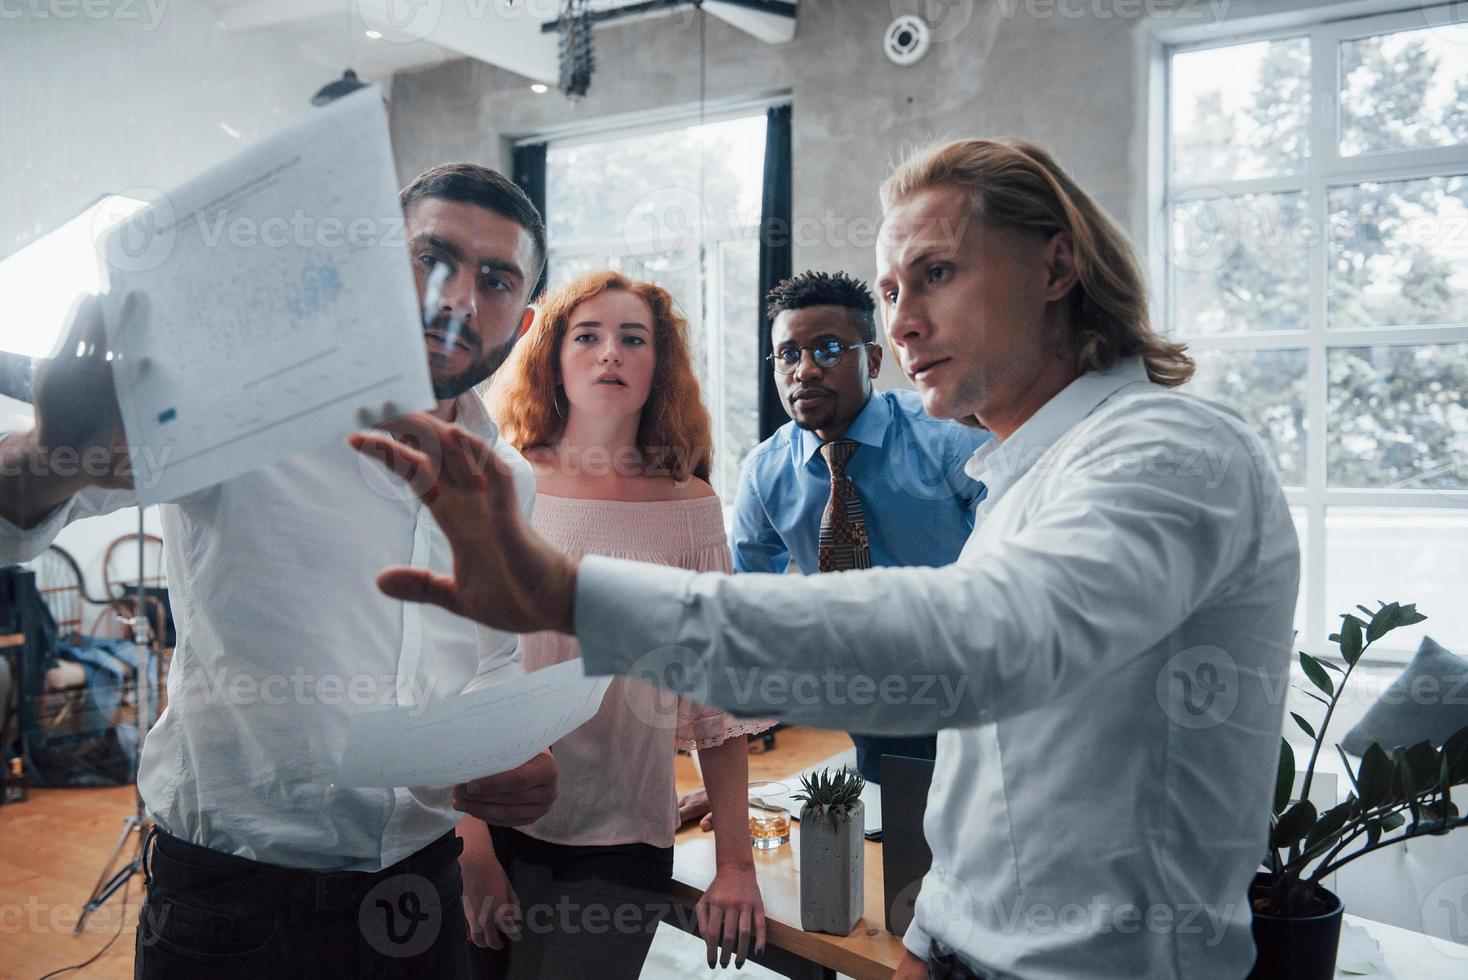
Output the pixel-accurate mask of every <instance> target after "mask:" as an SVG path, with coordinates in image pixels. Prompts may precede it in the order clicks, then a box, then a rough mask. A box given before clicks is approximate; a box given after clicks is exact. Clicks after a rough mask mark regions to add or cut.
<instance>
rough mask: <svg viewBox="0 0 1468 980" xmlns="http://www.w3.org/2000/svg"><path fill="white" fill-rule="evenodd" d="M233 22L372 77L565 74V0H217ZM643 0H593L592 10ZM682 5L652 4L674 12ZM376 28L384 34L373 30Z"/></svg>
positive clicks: (760, 32)
mask: <svg viewBox="0 0 1468 980" xmlns="http://www.w3.org/2000/svg"><path fill="white" fill-rule="evenodd" d="M208 2H209V3H210V4H211V5H212V6H213V7H214V8H215V10H216V11H217V16H218V25H219V27H220V28H221V29H222V30H226V31H268V32H271V33H272V34H274V35H276V36H278V37H279V38H280V40H281V42H282V43H284V44H290V45H292V46H293V47H295V48H296V49H297V50H298V51H300V53H301V54H302V55H303V56H305V57H306V58H308V59H309V60H311V61H314V62H317V63H319V64H321V66H322V67H324V68H328V69H331V70H333V71H337V70H341V69H343V68H347V67H351V68H354V69H356V71H357V73H358V74H359V75H361V76H362V77H363V78H364V79H367V80H368V81H375V82H386V81H387V79H388V78H390V77H391V76H392V75H393V73H394V72H398V71H402V70H404V69H408V68H416V67H423V66H426V65H433V64H437V63H439V62H441V61H447V60H450V59H452V58H460V57H470V58H477V59H479V60H481V61H484V62H488V63H489V64H493V65H498V66H500V67H502V68H507V69H509V70H511V71H515V72H518V73H520V74H522V75H525V76H526V77H528V78H531V79H535V80H537V81H542V82H554V81H555V80H556V76H557V74H558V71H557V61H556V49H557V45H556V36H555V35H554V34H546V33H542V31H541V29H540V28H541V25H542V24H544V23H547V22H549V21H552V20H555V19H556V17H557V16H558V14H559V11H560V7H561V3H560V0H208ZM637 2H639V0H591V3H590V6H591V8H592V9H593V10H605V9H615V8H619V7H626V6H630V5H632V4H633V3H637ZM706 9H707V11H708V12H709V13H710V14H711V15H713V16H716V17H719V18H720V19H722V20H725V21H728V22H729V23H731V24H733V25H735V26H736V27H739V28H741V29H742V30H745V31H748V32H749V33H750V34H752V35H754V36H755V37H757V38H759V39H760V40H762V41H765V42H766V43H771V44H778V43H782V42H784V41H788V40H790V38H791V37H793V36H794V32H795V23H794V21H793V20H791V19H789V18H785V17H780V16H775V15H771V14H766V13H761V12H757V11H751V10H749V9H747V8H744V7H741V6H738V5H736V4H732V3H728V2H721V0H707V2H706ZM674 12H676V11H675V10H672V9H670V10H667V11H661V12H656V13H653V14H651V15H649V16H666V15H668V14H670V13H674ZM369 31H371V32H373V33H374V34H376V35H377V36H376V37H372V36H369V35H368V32H369Z"/></svg>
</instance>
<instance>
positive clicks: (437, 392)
mask: <svg viewBox="0 0 1468 980" xmlns="http://www.w3.org/2000/svg"><path fill="white" fill-rule="evenodd" d="M517 339H518V338H516V337H511V338H510V339H509V340H508V341H506V342H505V343H504V344H502V345H500V346H499V347H495V348H493V349H491V350H488V351H486V352H485V354H484V356H483V357H481V358H480V359H479V360H477V361H475V362H474V363H473V364H470V365H469V366H468V367H466V368H465V369H464V370H462V371H460V372H459V373H458V374H453V375H449V376H448V377H435V378H433V397H434V398H436V399H438V400H439V401H441V402H446V401H448V400H449V399H451V398H457V397H459V396H460V395H462V394H463V393H464V392H466V391H468V390H469V389H470V388H472V387H474V386H475V385H477V384H478V383H479V382H481V381H483V380H484V379H485V378H487V377H489V376H490V375H492V374H494V373H495V372H496V371H498V370H499V369H500V365H501V364H504V363H505V359H506V358H508V357H509V356H510V351H512V350H514V349H515V341H516V340H517Z"/></svg>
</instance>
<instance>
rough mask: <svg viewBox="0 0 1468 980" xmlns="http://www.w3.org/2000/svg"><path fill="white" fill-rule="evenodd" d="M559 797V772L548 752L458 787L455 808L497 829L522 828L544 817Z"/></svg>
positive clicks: (455, 795) (455, 790) (455, 791)
mask: <svg viewBox="0 0 1468 980" xmlns="http://www.w3.org/2000/svg"><path fill="white" fill-rule="evenodd" d="M559 795H560V779H559V769H558V768H557V766H556V763H555V757H554V756H552V755H551V754H550V752H548V751H547V752H542V753H541V754H540V755H538V756H536V757H535V758H534V759H531V760H530V761H529V762H527V763H526V764H525V765H523V766H520V767H519V768H518V769H511V770H510V771H509V772H502V773H500V774H498V775H496V776H488V777H486V778H484V779H476V780H474V781H473V782H470V783H463V784H461V785H459V786H456V787H454V806H455V808H457V809H459V810H462V811H464V812H465V813H470V814H473V815H474V816H476V817H479V818H480V819H482V820H485V821H487V822H489V823H492V824H495V825H497V826H501V827H519V826H523V825H524V824H527V823H532V822H534V821H536V820H538V819H540V818H541V817H543V816H544V815H545V814H546V813H547V812H548V811H549V810H550V808H551V804H552V803H554V802H555V801H556V797H557V796H559Z"/></svg>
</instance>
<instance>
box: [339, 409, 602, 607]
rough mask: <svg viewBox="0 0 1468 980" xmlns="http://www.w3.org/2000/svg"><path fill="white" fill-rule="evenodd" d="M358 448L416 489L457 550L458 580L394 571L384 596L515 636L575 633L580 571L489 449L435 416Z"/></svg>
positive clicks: (357, 438) (383, 583)
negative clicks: (522, 502)
mask: <svg viewBox="0 0 1468 980" xmlns="http://www.w3.org/2000/svg"><path fill="white" fill-rule="evenodd" d="M348 441H349V442H350V443H351V445H352V448H354V449H356V450H357V451H358V452H361V453H364V454H366V455H368V456H371V457H373V458H374V459H376V460H377V461H378V462H380V463H382V464H383V465H384V466H386V467H387V468H388V469H389V470H391V471H392V472H394V473H396V474H397V475H398V476H399V477H401V478H403V479H404V480H406V481H407V482H408V485H409V486H410V487H411V488H412V490H413V492H414V493H415V494H417V496H418V498H419V499H420V500H422V501H423V503H424V504H425V505H427V507H428V509H429V510H430V511H431V512H432V514H433V516H434V519H436V520H437V521H438V525H439V527H440V528H442V529H443V533H444V535H445V536H446V537H447V538H448V539H449V544H450V545H451V546H452V548H453V553H454V574H453V577H452V578H450V577H448V576H444V575H438V574H435V573H433V572H431V571H428V570H427V569H423V568H405V567H394V568H389V569H386V570H385V571H383V572H382V574H380V575H379V576H378V577H377V586H378V588H380V589H381V590H382V591H383V592H385V593H386V594H387V595H389V596H392V597H393V598H395V599H401V600H403V601H404V602H426V603H431V604H433V605H436V606H442V607H443V608H445V609H447V610H448V611H449V612H452V613H457V614H458V615H460V616H467V617H468V618H470V619H473V620H477V621H478V622H481V623H484V624H485V625H487V626H492V627H494V628H495V629H500V630H504V631H506V632H510V633H533V632H536V631H538V630H559V631H561V632H562V633H571V632H574V620H573V616H572V612H573V606H574V602H575V595H576V570H577V564H576V562H575V560H574V559H571V558H569V557H567V556H566V555H564V554H562V553H561V552H560V551H557V550H556V549H555V548H554V547H553V546H552V545H551V544H550V543H548V542H547V541H546V540H545V539H544V538H542V537H541V536H540V535H539V534H537V533H536V532H535V530H534V529H533V528H531V527H530V525H529V524H528V523H527V522H526V521H525V518H524V516H523V515H522V514H521V512H520V507H519V504H518V503H517V502H516V500H515V479H514V474H513V473H512V472H511V471H510V468H509V467H508V466H507V465H506V464H505V463H504V461H503V460H501V459H500V458H499V457H498V456H497V455H496V454H495V452H494V448H493V447H492V446H491V445H490V444H489V443H487V442H485V441H484V440H482V439H479V438H478V437H476V436H473V435H471V434H469V433H468V432H465V431H464V430H463V429H461V428H459V427H458V426H454V425H450V424H448V423H447V422H443V421H441V420H439V419H437V418H434V417H433V416H432V415H427V414H416V415H408V416H404V417H402V418H399V419H395V420H393V421H392V422H390V423H388V424H387V425H386V426H384V427H383V428H381V429H376V430H373V431H371V432H358V433H354V434H353V435H351V436H350V437H349V439H348Z"/></svg>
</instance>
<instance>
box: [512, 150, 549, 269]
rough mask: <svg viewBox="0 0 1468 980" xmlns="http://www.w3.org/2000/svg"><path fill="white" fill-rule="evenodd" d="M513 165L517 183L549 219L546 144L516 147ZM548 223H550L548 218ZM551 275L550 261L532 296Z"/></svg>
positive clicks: (536, 208) (543, 215)
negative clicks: (546, 198) (546, 196)
mask: <svg viewBox="0 0 1468 980" xmlns="http://www.w3.org/2000/svg"><path fill="white" fill-rule="evenodd" d="M512 167H513V169H514V180H515V183H516V184H519V185H520V189H521V190H522V191H524V192H525V196H526V197H528V198H530V203H531V204H534V205H535V210H537V211H539V212H540V217H541V219H542V220H547V219H546V213H545V144H544V143H528V144H526V145H524V146H517V147H515V150H514V159H513V161H512ZM547 223H549V222H548V220H547ZM549 276H550V263H549V262H547V263H546V266H545V268H544V269H542V270H541V273H540V281H539V282H537V283H536V284H535V289H534V290H532V291H531V293H530V296H531V298H534V297H537V296H539V295H540V291H541V290H542V289H544V288H545V284H546V281H547V279H548V278H549Z"/></svg>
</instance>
